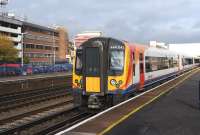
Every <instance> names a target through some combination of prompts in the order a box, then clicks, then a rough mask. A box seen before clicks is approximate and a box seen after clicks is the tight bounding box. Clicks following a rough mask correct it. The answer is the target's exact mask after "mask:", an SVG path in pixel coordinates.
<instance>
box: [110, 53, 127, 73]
mask: <svg viewBox="0 0 200 135" xmlns="http://www.w3.org/2000/svg"><path fill="white" fill-rule="evenodd" d="M123 69H124V50H111V51H110V66H109V72H110V75H119V74H121V73H122V72H123Z"/></svg>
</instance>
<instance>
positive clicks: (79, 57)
mask: <svg viewBox="0 0 200 135" xmlns="http://www.w3.org/2000/svg"><path fill="white" fill-rule="evenodd" d="M82 66H83V65H82V51H81V50H79V51H78V50H77V52H76V64H75V69H76V70H75V72H76V74H81V73H82Z"/></svg>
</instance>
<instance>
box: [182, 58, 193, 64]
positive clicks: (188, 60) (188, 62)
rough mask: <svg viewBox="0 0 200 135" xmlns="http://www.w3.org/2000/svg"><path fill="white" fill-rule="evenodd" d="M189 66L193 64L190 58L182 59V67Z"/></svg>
mask: <svg viewBox="0 0 200 135" xmlns="http://www.w3.org/2000/svg"><path fill="white" fill-rule="evenodd" d="M190 64H193V60H192V58H185V59H184V65H190Z"/></svg>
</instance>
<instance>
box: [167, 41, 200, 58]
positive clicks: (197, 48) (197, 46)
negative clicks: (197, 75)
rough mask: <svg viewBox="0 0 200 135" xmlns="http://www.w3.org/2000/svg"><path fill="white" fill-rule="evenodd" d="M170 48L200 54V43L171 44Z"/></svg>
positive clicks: (184, 52) (193, 54) (187, 53)
mask: <svg viewBox="0 0 200 135" xmlns="http://www.w3.org/2000/svg"><path fill="white" fill-rule="evenodd" d="M169 49H170V50H172V51H176V52H180V53H183V54H186V55H190V56H200V43H182V44H169Z"/></svg>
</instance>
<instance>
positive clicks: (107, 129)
mask: <svg viewBox="0 0 200 135" xmlns="http://www.w3.org/2000/svg"><path fill="white" fill-rule="evenodd" d="M199 71H200V68H197V69H196V71H195V70H194V72H193V73H192V74H189V75H187V76H186V77H185V78H184V79H183V80H181V81H179V82H178V83H176V84H175V85H173V86H171V87H170V88H168V89H167V90H166V91H163V92H162V93H160V94H159V95H158V96H156V97H154V98H153V99H151V100H150V101H148V102H146V103H145V104H143V105H141V106H140V107H138V108H136V109H134V110H133V111H131V112H130V113H128V114H127V115H125V116H123V117H122V118H121V119H119V120H118V121H116V122H114V123H113V124H111V125H110V126H109V127H108V128H106V129H105V130H103V131H102V132H100V133H99V135H103V134H105V133H107V132H108V131H110V130H111V129H112V128H113V127H115V126H117V125H118V124H119V123H121V122H123V121H124V120H126V119H127V118H128V117H130V116H131V115H132V114H134V113H136V112H137V111H139V110H140V109H142V108H143V107H145V106H146V105H148V104H150V103H151V102H153V101H154V100H156V99H157V98H159V97H161V96H162V95H164V94H165V93H167V92H168V91H169V90H171V89H173V88H175V87H176V86H177V85H179V84H181V83H182V82H183V81H185V80H186V79H188V78H189V77H190V76H192V75H194V74H195V73H197V72H199Z"/></svg>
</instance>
